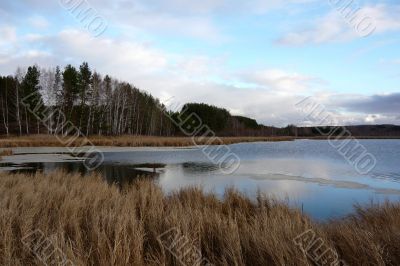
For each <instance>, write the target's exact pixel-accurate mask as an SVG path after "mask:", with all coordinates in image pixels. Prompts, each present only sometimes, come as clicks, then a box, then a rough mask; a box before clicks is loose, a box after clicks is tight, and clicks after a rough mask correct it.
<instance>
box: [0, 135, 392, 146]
mask: <svg viewBox="0 0 400 266" xmlns="http://www.w3.org/2000/svg"><path fill="white" fill-rule="evenodd" d="M327 138H328V137H326V136H318V137H294V136H273V137H251V136H243V137H215V138H198V137H196V138H192V137H159V136H128V135H126V136H90V137H88V138H84V137H79V138H74V137H72V136H68V137H63V138H62V137H56V136H54V135H31V136H8V137H7V136H0V148H18V147H84V146H91V145H94V146H100V147H193V146H196V145H230V144H237V143H246V142H276V141H294V140H298V139H311V140H324V139H327ZM335 138H336V137H335V136H332V137H330V139H335ZM352 138H355V139H400V136H356V137H352ZM60 140H62V141H60ZM63 142H64V143H66V144H64V145H63Z"/></svg>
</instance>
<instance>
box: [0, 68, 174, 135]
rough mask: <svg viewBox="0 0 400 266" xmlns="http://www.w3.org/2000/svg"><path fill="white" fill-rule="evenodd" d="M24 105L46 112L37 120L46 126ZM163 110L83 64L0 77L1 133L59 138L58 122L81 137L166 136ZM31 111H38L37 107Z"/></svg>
mask: <svg viewBox="0 0 400 266" xmlns="http://www.w3.org/2000/svg"><path fill="white" fill-rule="evenodd" d="M27 105H28V106H30V107H31V108H32V107H36V106H43V108H46V112H47V114H48V116H49V117H42V120H45V121H46V122H45V123H43V121H40V120H41V119H39V118H40V116H39V117H37V116H36V115H35V114H34V113H32V112H30V111H29V109H31V108H27ZM163 108H165V107H164V106H162V105H161V104H160V102H159V101H158V99H155V98H154V97H153V96H152V95H150V94H148V93H146V92H144V91H142V90H139V89H138V88H136V87H135V86H133V85H131V84H129V83H126V82H120V81H118V80H117V79H114V78H111V77H110V76H108V75H106V76H104V77H103V76H101V75H100V74H99V73H97V72H96V71H92V70H91V69H90V67H89V65H88V63H86V62H84V63H82V64H81V65H80V66H79V68H75V67H74V66H72V65H67V66H66V67H65V68H64V69H63V70H61V69H60V67H56V68H54V69H40V68H39V67H38V66H30V67H28V68H27V70H26V71H24V70H21V69H18V70H17V71H16V74H15V76H7V77H0V115H1V117H0V118H1V125H2V126H0V134H3V135H4V134H5V135H9V134H14V135H29V134H36V133H38V134H39V133H42V134H43V133H47V134H60V133H63V134H65V132H63V130H64V128H63V127H62V123H61V122H63V123H66V122H69V123H72V124H73V125H74V126H75V127H77V128H78V129H79V130H80V131H81V132H82V134H85V135H95V134H97V135H124V134H128V135H152V136H171V135H173V134H174V126H173V124H172V123H171V121H170V120H169V119H167V118H166V117H165V115H164V111H165V110H163ZM35 111H37V112H38V113H43V112H40V111H41V110H40V108H39V109H38V108H36V109H35ZM62 116H64V117H62ZM62 118H63V119H62ZM47 124H48V125H47Z"/></svg>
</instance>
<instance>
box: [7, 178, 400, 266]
mask: <svg viewBox="0 0 400 266" xmlns="http://www.w3.org/2000/svg"><path fill="white" fill-rule="evenodd" d="M0 208H1V212H0V265H40V264H42V263H41V262H40V260H39V259H38V258H37V257H35V256H34V255H33V253H32V252H31V251H30V250H29V249H28V248H27V247H26V246H25V247H24V245H23V242H22V241H21V239H25V240H26V238H24V236H26V234H28V233H29V232H31V231H32V230H37V229H39V230H40V232H41V233H42V234H43V235H42V236H45V237H46V238H48V240H49V241H50V243H51V246H52V247H53V248H58V249H59V250H60V251H62V253H64V254H65V255H66V256H67V257H68V259H69V260H71V261H72V262H73V263H74V264H75V265H180V264H179V263H178V261H177V258H176V257H174V256H173V255H171V253H170V251H168V248H167V247H170V249H171V250H173V251H174V252H175V253H177V254H180V253H179V252H185V250H182V249H178V248H176V246H175V248H173V247H172V246H166V242H165V239H164V238H159V235H160V234H162V233H164V232H166V231H168V230H170V229H172V228H176V229H178V230H179V232H180V234H181V235H182V236H184V239H185V243H186V244H185V247H187V248H189V247H190V249H189V250H191V251H193V250H197V251H199V252H200V253H199V254H201V256H202V257H203V258H206V260H207V261H209V262H211V263H212V264H214V265H313V262H312V261H311V259H310V258H307V257H306V255H305V254H304V253H303V252H302V251H301V249H300V248H299V247H298V246H296V245H295V243H294V242H293V239H295V238H296V236H298V235H300V234H301V233H303V232H305V231H307V230H309V229H312V230H313V232H315V234H316V236H317V237H320V238H321V241H323V243H324V246H326V247H327V248H331V249H332V250H333V251H336V252H337V253H338V256H339V257H340V258H341V259H342V260H344V261H346V263H347V264H348V265H400V233H399V232H400V205H399V204H386V205H383V206H374V207H370V208H368V209H358V212H357V214H355V215H354V216H353V217H349V218H347V219H343V220H339V221H332V222H327V223H324V224H317V223H315V222H313V221H311V220H310V219H309V218H308V217H307V216H305V215H302V214H301V212H300V211H298V210H293V209H290V208H289V207H287V206H286V205H284V204H280V203H277V202H274V201H272V200H267V199H261V198H260V199H259V200H258V201H257V202H252V201H250V200H249V199H247V198H246V197H244V196H243V195H241V194H239V193H238V192H235V191H233V190H229V191H227V192H226V195H225V197H224V199H223V200H218V199H217V198H216V197H215V196H214V195H210V194H205V193H203V192H202V190H201V189H198V188H191V189H185V190H181V191H179V192H176V193H174V194H172V195H168V196H166V195H165V194H163V192H162V191H161V189H160V188H159V187H158V186H157V185H156V184H154V183H153V182H152V181H150V180H144V179H143V180H138V181H136V182H134V183H133V184H132V185H131V186H130V187H129V188H126V189H125V190H124V191H119V190H118V189H117V188H116V187H110V186H108V185H107V184H106V183H105V182H103V181H102V180H101V178H100V177H99V176H96V175H92V176H89V177H85V178H82V177H81V176H79V175H72V174H65V173H62V172H56V173H53V174H50V175H48V176H45V175H43V174H37V175H35V176H26V175H22V174H19V175H10V174H6V173H0ZM28 239H29V241H30V242H29V243H37V241H38V240H37V239H34V237H32V235H31V236H30V237H28ZM24 243H26V241H24ZM29 247H31V246H29ZM40 252H41V250H37V253H39V254H42V253H40ZM178 257H179V256H178ZM179 258H180V257H179ZM186 264H187V265H193V263H192V264H189V263H186Z"/></svg>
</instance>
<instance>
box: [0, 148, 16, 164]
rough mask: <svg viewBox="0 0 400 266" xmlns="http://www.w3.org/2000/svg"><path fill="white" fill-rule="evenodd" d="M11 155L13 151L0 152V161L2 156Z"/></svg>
mask: <svg viewBox="0 0 400 266" xmlns="http://www.w3.org/2000/svg"><path fill="white" fill-rule="evenodd" d="M11 155H13V151H12V150H9V149H4V150H0V161H1V160H2V159H3V156H11Z"/></svg>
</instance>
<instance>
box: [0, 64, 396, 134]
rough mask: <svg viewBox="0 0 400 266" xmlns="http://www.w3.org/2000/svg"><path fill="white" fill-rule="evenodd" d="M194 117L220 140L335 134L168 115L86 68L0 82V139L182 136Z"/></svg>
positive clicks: (201, 110)
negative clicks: (74, 134)
mask: <svg viewBox="0 0 400 266" xmlns="http://www.w3.org/2000/svg"><path fill="white" fill-rule="evenodd" d="M193 113H194V114H196V115H197V116H198V117H199V118H200V119H201V121H202V124H204V125H207V126H208V127H209V128H210V129H212V130H213V131H214V132H215V133H217V135H219V136H294V137H301V136H303V137H313V136H321V132H324V131H331V130H332V128H329V127H325V128H316V127H296V126H295V125H288V126H287V127H284V128H278V127H274V126H264V125H261V124H259V123H257V121H256V120H254V119H252V118H248V117H244V116H234V115H231V114H230V113H229V111H228V110H226V109H224V108H219V107H217V106H212V105H208V104H205V103H187V104H185V105H184V106H183V107H182V109H181V110H174V111H172V110H167V108H166V106H164V105H163V104H162V103H160V101H159V99H157V98H155V97H153V96H152V95H151V94H149V93H147V92H146V91H143V90H140V89H139V88H137V87H135V86H134V85H132V84H130V83H127V82H122V81H119V80H118V79H115V78H113V77H110V76H109V75H105V76H102V75H101V74H100V73H98V72H96V71H93V70H92V69H91V68H90V67H89V64H88V63H87V62H83V63H82V64H81V65H80V66H79V67H75V66H72V65H67V66H65V67H64V68H63V69H61V68H60V67H59V66H57V67H55V68H50V69H45V68H40V67H39V66H37V65H33V66H30V67H28V68H27V69H21V68H18V69H17V70H16V72H15V75H13V76H0V135H7V136H8V135H13V136H14V135H19V136H22V135H32V134H52V135H55V134H69V132H67V131H68V128H66V127H65V125H66V124H67V125H73V126H74V127H76V128H77V129H78V130H79V132H80V134H81V135H85V136H90V135H99V136H103V135H104V136H121V135H135V136H166V137H169V136H182V135H183V133H182V130H180V129H179V128H178V126H177V123H174V121H177V120H178V121H183V120H185V119H190V117H189V116H190V114H193ZM186 122H187V123H190V121H186ZM346 128H347V129H348V130H349V131H350V132H351V133H352V134H353V135H354V136H400V127H399V126H392V125H373V126H369V125H367V126H350V127H346ZM337 132H339V131H337Z"/></svg>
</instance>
